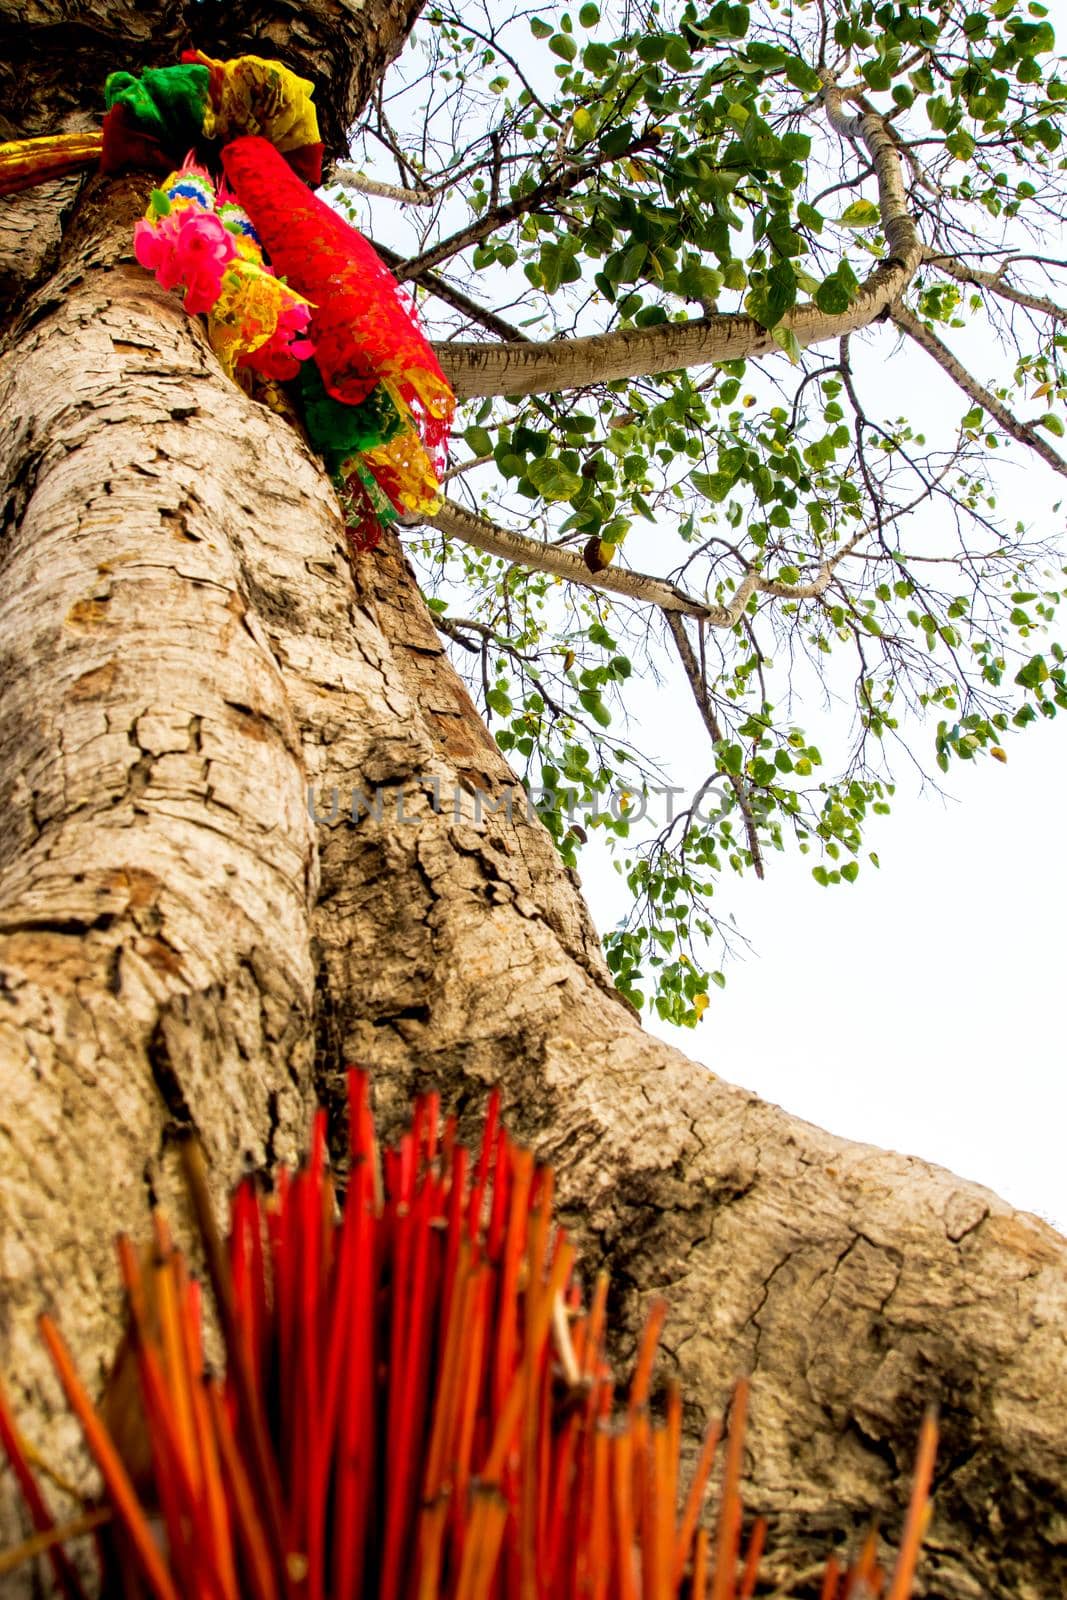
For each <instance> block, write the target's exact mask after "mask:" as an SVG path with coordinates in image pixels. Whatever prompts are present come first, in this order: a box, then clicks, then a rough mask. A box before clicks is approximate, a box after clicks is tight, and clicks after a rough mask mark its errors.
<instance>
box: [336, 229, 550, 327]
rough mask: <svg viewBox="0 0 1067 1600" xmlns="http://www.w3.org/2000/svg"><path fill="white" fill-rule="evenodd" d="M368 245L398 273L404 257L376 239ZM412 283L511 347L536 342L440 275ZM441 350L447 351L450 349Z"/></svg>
mask: <svg viewBox="0 0 1067 1600" xmlns="http://www.w3.org/2000/svg"><path fill="white" fill-rule="evenodd" d="M368 243H369V244H370V245H372V246H373V248H374V249H375V250H376V251H377V253H378V255H380V256H381V258H382V260H383V261H384V262H385V264H386V266H387V267H388V268H389V269H390V271H392V272H393V273H394V274H395V272H396V268H397V267H399V266H401V265H403V260H404V258H403V256H401V255H398V253H397V252H396V251H395V250H390V248H389V246H388V245H385V244H379V243H378V241H377V240H376V239H370V240H368ZM411 281H412V282H413V283H417V284H418V285H419V286H420V288H423V289H427V290H429V292H430V294H432V295H436V297H437V299H438V300H443V301H444V303H445V305H446V306H451V307H452V308H453V310H455V311H460V312H462V313H463V315H464V316H465V317H470V319H471V321H472V322H477V323H480V324H481V326H482V327H483V328H484V329H485V330H486V332H487V333H495V334H496V336H497V338H498V339H506V340H507V341H508V342H509V343H511V344H532V343H533V341H532V339H530V338H528V337H527V335H526V334H525V333H521V332H520V331H519V329H518V328H515V327H512V325H511V323H510V322H505V321H504V318H503V317H498V316H497V314H496V312H495V311H490V310H489V308H488V306H483V305H479V303H478V301H477V300H472V299H471V298H470V296H469V295H466V294H464V293H463V290H462V289H457V288H455V286H454V285H453V284H451V283H449V282H448V280H447V278H442V277H439V276H438V274H437V273H436V272H420V273H419V274H418V276H417V277H415V278H413V279H412V280H411ZM439 348H444V349H447V348H448V346H447V345H445V346H442V347H439Z"/></svg>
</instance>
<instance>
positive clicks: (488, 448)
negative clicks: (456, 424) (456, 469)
mask: <svg viewBox="0 0 1067 1600" xmlns="http://www.w3.org/2000/svg"><path fill="white" fill-rule="evenodd" d="M463 438H464V440H465V442H466V443H467V445H468V446H469V448H470V450H471V451H472V453H473V454H474V455H476V456H491V455H492V453H493V441H492V439H491V438H490V436H489V434H488V433H487V432H486V430H485V429H484V428H468V429H467V431H466V433H465V434H464V435H463Z"/></svg>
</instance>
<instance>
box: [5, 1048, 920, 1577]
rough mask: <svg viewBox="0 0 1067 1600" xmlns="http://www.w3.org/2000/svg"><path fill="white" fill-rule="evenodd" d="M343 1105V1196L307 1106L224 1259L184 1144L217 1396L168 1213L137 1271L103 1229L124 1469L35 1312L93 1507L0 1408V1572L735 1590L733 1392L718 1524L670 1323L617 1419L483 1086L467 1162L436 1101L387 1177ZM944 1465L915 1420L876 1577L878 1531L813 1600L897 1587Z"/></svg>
mask: <svg viewBox="0 0 1067 1600" xmlns="http://www.w3.org/2000/svg"><path fill="white" fill-rule="evenodd" d="M349 1111H350V1150H351V1164H350V1168H349V1171H348V1175H347V1185H346V1187H345V1192H344V1197H343V1201H342V1200H340V1199H339V1195H338V1186H337V1185H336V1184H335V1180H334V1178H333V1176H332V1174H331V1171H330V1168H329V1164H328V1161H327V1157H326V1124H325V1116H324V1114H323V1113H320V1114H319V1115H318V1116H317V1117H316V1119H315V1123H314V1129H313V1135H312V1143H311V1152H310V1156H309V1158H308V1160H307V1162H306V1163H305V1165H304V1166H303V1168H302V1169H301V1170H300V1171H299V1172H298V1173H296V1174H295V1175H290V1174H288V1173H286V1172H284V1171H282V1172H280V1173H279V1174H278V1175H277V1178H276V1180H275V1184H274V1188H273V1192H272V1193H270V1194H269V1195H268V1194H267V1193H266V1192H265V1189H264V1187H263V1185H262V1184H261V1183H259V1182H257V1181H256V1180H255V1179H253V1178H249V1179H247V1180H245V1181H244V1182H243V1183H242V1184H241V1185H240V1187H239V1188H238V1189H237V1191H236V1193H235V1194H234V1196H233V1200H232V1206H231V1220H230V1232H229V1239H228V1241H227V1242H226V1243H225V1244H224V1243H223V1241H222V1240H221V1239H220V1238H219V1236H218V1234H217V1232H216V1228H215V1222H214V1217H213V1213H212V1207H211V1202H210V1197H209V1193H208V1185H207V1181H206V1176H205V1173H204V1169H203V1164H202V1158H201V1157H200V1155H199V1153H198V1150H197V1148H196V1147H195V1146H191V1145H190V1146H189V1147H187V1162H186V1166H187V1175H188V1177H189V1180H190V1192H191V1196H192V1200H193V1205H194V1209H195V1211H196V1214H197V1218H198V1222H199V1224H200V1229H201V1234H202V1239H203V1246H204V1255H205V1259H206V1262H207V1268H208V1274H209V1277H210V1279H211V1285H212V1289H213V1292H214V1297H215V1303H216V1307H217V1311H218V1318H219V1324H220V1327H221V1332H222V1337H223V1341H224V1344H225V1351H226V1375H225V1379H220V1378H219V1377H216V1376H213V1375H212V1374H211V1373H210V1372H209V1371H208V1370H207V1368H206V1365H205V1360H204V1354H203V1345H202V1338H201V1295H200V1289H199V1285H198V1284H197V1283H196V1281H194V1280H193V1279H192V1278H191V1276H190V1274H189V1271H188V1269H187V1266H186V1264H185V1261H184V1259H183V1257H182V1254H181V1253H180V1251H178V1250H177V1249H176V1248H175V1247H174V1246H173V1243H172V1241H171V1238H170V1235H169V1231H168V1228H167V1225H166V1223H165V1221H164V1220H163V1218H162V1217H161V1216H159V1215H157V1217H156V1220H155V1228H154V1239H153V1248H152V1250H151V1252H150V1256H149V1258H148V1259H147V1260H146V1261H142V1259H141V1258H140V1257H139V1256H138V1253H137V1252H136V1251H135V1249H134V1248H133V1246H132V1245H131V1243H130V1241H129V1240H128V1239H122V1240H120V1241H119V1259H120V1263H121V1268H122V1274H123V1279H124V1282H125V1285H126V1291H127V1296H128V1301H129V1313H130V1327H129V1333H128V1335H127V1342H126V1354H127V1356H128V1357H129V1358H130V1359H132V1361H133V1363H134V1365H135V1367H136V1371H137V1374H138V1377H139V1389H140V1404H139V1408H137V1409H139V1417H140V1418H141V1419H143V1434H142V1443H143V1446H144V1448H143V1449H142V1450H141V1451H140V1452H138V1451H137V1450H131V1448H130V1447H129V1444H128V1443H127V1444H126V1446H125V1449H124V1451H120V1449H119V1447H118V1445H117V1443H116V1439H117V1438H118V1437H119V1436H120V1430H117V1429H113V1430H112V1431H111V1432H109V1429H108V1427H107V1426H106V1425H105V1421H104V1419H103V1415H102V1413H101V1411H99V1410H97V1408H95V1407H94V1405H93V1403H92V1401H91V1400H90V1398H89V1396H88V1394H87V1392H86V1390H85V1388H84V1386H83V1385H82V1383H81V1381H80V1380H79V1378H78V1376H77V1373H76V1372H75V1370H74V1366H73V1363H72V1361H71V1358H70V1355H69V1352H68V1350H67V1348H66V1346H65V1344H64V1342H63V1339H62V1337H61V1335H60V1333H59V1330H58V1328H57V1327H56V1325H55V1324H54V1322H53V1321H52V1320H51V1318H49V1317H43V1318H42V1319H41V1329H42V1333H43V1336H44V1338H45V1340H46V1342H47V1345H48V1348H49V1350H50V1352H51V1354H52V1357H53V1359H54V1362H55V1365H56V1368H57V1371H58V1373H59V1376H60V1379H61V1381H62V1384H63V1387H64V1389H65V1391H66V1394H67V1397H68V1399H69V1402H70V1404H71V1406H72V1408H73V1410H74V1411H75V1412H76V1414H77V1416H78V1418H79V1420H80V1422H81V1425H82V1428H83V1430H84V1434H85V1438H86V1442H87V1444H88V1447H89V1449H90V1451H91V1453H92V1455H93V1457H94V1458H95V1461H96V1464H97V1466H98V1468H99V1470H100V1475H101V1478H102V1480H103V1486H104V1491H103V1497H102V1506H101V1507H98V1508H96V1509H95V1510H93V1511H91V1512H89V1513H88V1514H87V1515H86V1516H82V1517H80V1518H79V1519H78V1520H77V1522H76V1523H74V1524H69V1525H67V1526H65V1527H57V1526H56V1525H55V1523H54V1522H53V1520H52V1517H51V1514H50V1512H49V1510H48V1508H47V1505H46V1502H45V1499H44V1496H43V1494H42V1493H41V1490H40V1488H39V1486H38V1484H37V1481H36V1479H35V1477H34V1475H33V1471H32V1468H31V1466H30V1462H29V1452H28V1451H27V1450H26V1448H25V1447H24V1445H23V1443H22V1440H21V1437H20V1435H19V1432H18V1429H17V1427H16V1425H15V1423H14V1420H13V1418H12V1416H11V1413H10V1409H9V1407H8V1406H7V1405H6V1403H5V1402H4V1400H3V1396H2V1394H0V1443H2V1444H3V1446H4V1448H5V1450H6V1452H7V1455H8V1457H9V1459H10V1461H11V1463H12V1465H13V1467H14V1470H15V1473H16V1475H17V1478H18V1481H19V1483H20V1485H21V1487H22V1490H23V1493H24V1496H25V1499H26V1502H27V1505H28V1508H29V1511H30V1514H31V1517H32V1520H33V1522H34V1525H35V1528H36V1534H35V1536H34V1537H33V1538H32V1539H31V1540H29V1541H27V1544H26V1546H24V1547H20V1549H19V1550H18V1551H14V1552H9V1553H8V1555H7V1557H0V1571H3V1570H6V1568H9V1567H10V1566H12V1565H14V1563H15V1561H16V1560H18V1559H25V1558H28V1557H30V1556H36V1555H39V1554H40V1553H41V1552H46V1553H47V1555H48V1557H49V1559H50V1561H51V1565H52V1572H53V1576H54V1579H55V1583H56V1586H57V1589H58V1591H59V1592H61V1593H62V1594H63V1595H64V1596H65V1597H66V1600H84V1590H83V1587H82V1582H81V1579H80V1578H79V1575H78V1571H77V1569H76V1567H75V1565H74V1563H73V1562H72V1561H71V1559H70V1557H69V1556H68V1554H67V1553H66V1552H65V1550H64V1547H63V1540H64V1538H66V1537H68V1536H71V1535H73V1534H85V1533H86V1531H87V1530H88V1529H92V1530H93V1531H94V1537H95V1538H96V1540H97V1541H98V1546H99V1550H100V1556H101V1561H102V1563H103V1570H104V1574H105V1579H104V1587H105V1591H106V1592H108V1593H111V1592H122V1593H123V1594H124V1595H126V1596H128V1597H134V1596H146V1595H150V1596H153V1597H155V1600H178V1597H179V1596H181V1597H182V1600H244V1597H245V1596H248V1597H252V1600H283V1597H284V1600H326V1597H327V1596H329V1597H332V1600H354V1597H357V1596H376V1597H378V1600H439V1597H440V1600H446V1597H447V1600H548V1597H557V1596H558V1597H567V1600H575V1597H590V1600H675V1597H678V1600H682V1597H685V1600H749V1597H751V1596H752V1595H753V1594H754V1593H755V1591H756V1585H757V1582H758V1577H759V1568H760V1559H761V1554H762V1549H763V1541H764V1534H765V1528H764V1524H763V1523H762V1522H761V1521H757V1522H756V1523H755V1524H754V1526H753V1527H752V1528H751V1530H750V1531H749V1533H748V1537H747V1540H743V1538H742V1506H741V1496H740V1480H741V1471H742V1449H743V1440H744V1425H745V1411H746V1406H747V1400H748V1388H747V1384H746V1383H745V1382H741V1383H739V1384H738V1386H737V1389H736V1391H735V1393H734V1398H733V1403H732V1406H731V1415H730V1426H729V1431H728V1436H727V1440H726V1444H725V1450H724V1462H723V1468H722V1484H721V1491H720V1496H719V1505H718V1512H717V1519H716V1521H715V1524H714V1531H713V1532H712V1533H711V1534H709V1532H708V1531H707V1529H706V1528H705V1527H704V1526H701V1522H702V1511H703V1504H704V1498H705V1488H706V1485H707V1481H708V1478H709V1474H710V1471H711V1467H712V1462H713V1458H714V1455H715V1452H716V1448H717V1445H718V1441H719V1436H720V1427H719V1424H718V1423H717V1422H716V1423H713V1424H712V1426H711V1427H710V1428H709V1429H708V1432H707V1434H706V1436H705V1440H704V1444H703V1448H702V1450H701V1451H700V1453H699V1457H698V1459H697V1462H696V1465H695V1468H694V1470H693V1473H692V1477H691V1479H690V1482H689V1484H688V1488H687V1491H686V1493H685V1494H684V1496H683V1495H682V1493H681V1485H680V1478H681V1447H682V1428H681V1414H682V1412H681V1397H680V1394H679V1391H678V1389H677V1387H676V1386H673V1385H668V1386H667V1389H666V1392H665V1396H664V1397H663V1399H662V1403H657V1406H656V1407H655V1411H656V1413H657V1414H656V1415H654V1414H653V1408H652V1407H651V1406H650V1393H651V1384H652V1371H653V1362H654V1357H655V1352H656V1347H657V1343H658V1340H659V1336H660V1332H661V1329H662V1327H663V1322H664V1318H665V1315H666V1306H665V1304H664V1303H663V1302H662V1301H657V1302H656V1303H655V1304H654V1305H653V1306H652V1308H651V1310H650V1312H649V1315H648V1320H647V1323H646V1325H645V1330H644V1334H643V1337H642V1339H641V1341H640V1345H639V1348H638V1353H637V1359H636V1364H635V1368H634V1373H633V1377H632V1379H631V1382H630V1385H629V1390H628V1392H627V1393H626V1394H625V1395H623V1396H621V1397H620V1400H619V1402H618V1403H617V1402H616V1395H615V1386H614V1382H613V1378H612V1374H611V1371H610V1369H609V1367H608V1365H607V1362H606V1359H605V1354H604V1336H605V1305H606V1294H607V1282H606V1279H605V1277H603V1276H601V1277H599V1278H598V1279H597V1281H596V1285H595V1287H594V1289H593V1293H592V1295H591V1297H590V1299H589V1304H588V1306H587V1307H583V1305H582V1303H581V1299H580V1296H579V1291H578V1288H577V1285H576V1283H575V1281H574V1277H573V1263H574V1252H573V1248H572V1246H571V1245H570V1244H569V1242H568V1241H567V1239H566V1237H565V1235H564V1234H563V1233H562V1232H561V1231H560V1230H559V1229H558V1228H555V1227H554V1226H553V1222H552V1202H553V1176H552V1173H551V1171H550V1170H549V1169H548V1168H544V1167H536V1166H535V1163H534V1160H533V1157H532V1156H531V1155H530V1153H529V1152H528V1151H526V1150H523V1149H521V1148H519V1147H518V1146H516V1145H515V1144H514V1143H513V1142H512V1140H511V1139H510V1138H509V1136H508V1134H507V1133H506V1131H505V1130H504V1128H503V1127H502V1126H501V1124H500V1120H499V1097H498V1095H496V1094H494V1095H493V1096H492V1098H491V1100H490V1103H489V1108H488V1114H487V1117H486V1122H485V1129H484V1136H483V1138H482V1143H481V1148H480V1151H479V1153H478V1156H477V1159H476V1161H474V1163H473V1169H472V1167H471V1162H470V1160H469V1156H468V1152H467V1151H466V1150H465V1149H464V1148H463V1147H462V1146H461V1145H459V1144H458V1143H457V1139H456V1125H455V1120H454V1119H452V1118H449V1119H448V1120H447V1121H445V1122H444V1123H443V1125H442V1122H441V1117H440V1110H439V1104H438V1100H437V1097H436V1096H435V1095H428V1096H426V1097H425V1098H423V1099H421V1100H419V1101H418V1102H417V1104H416V1106H415V1111H414V1120H413V1123H412V1126H411V1129H410V1131H409V1132H408V1133H406V1134H405V1135H404V1136H403V1137H402V1138H401V1139H400V1141H399V1143H398V1144H397V1146H396V1147H395V1148H394V1149H391V1150H388V1151H386V1152H385V1154H384V1159H383V1160H381V1161H380V1160H379V1152H378V1148H377V1145H376V1142H375V1136H374V1129H373V1124H372V1119H371V1113H370V1104H369V1089H368V1082H367V1078H366V1076H365V1075H364V1074H362V1073H353V1074H352V1075H351V1079H350V1089H349ZM106 1409H107V1408H106V1406H105V1411H106ZM127 1431H128V1430H127ZM145 1435H146V1437H144V1436H145ZM934 1448H935V1428H934V1424H933V1422H932V1421H930V1420H928V1421H927V1423H926V1424H925V1426H924V1429H923V1434H922V1438H921V1442H920V1449H919V1462H918V1466H917V1470H916V1481H915V1486H914V1492H913V1496H912V1502H911V1508H910V1511H909V1514H908V1518H907V1521H906V1524H905V1527H904V1531H903V1535H902V1540H901V1546H900V1553H899V1556H898V1559H897V1562H896V1566H895V1569H894V1572H893V1575H892V1577H891V1578H890V1579H889V1580H888V1587H886V1584H887V1579H886V1576H885V1574H883V1573H882V1571H881V1570H880V1569H879V1567H878V1564H877V1560H876V1547H877V1545H876V1540H875V1538H874V1537H873V1535H872V1537H871V1538H870V1539H869V1540H868V1541H867V1544H866V1545H865V1547H864V1549H863V1551H862V1553H861V1555H860V1557H859V1559H858V1560H857V1561H856V1562H855V1563H854V1564H853V1566H852V1567H851V1568H849V1569H848V1570H847V1571H842V1570H841V1569H840V1568H839V1567H838V1565H837V1563H836V1561H835V1560H834V1559H833V1558H831V1560H830V1562H829V1563H828V1566H827V1569H826V1573H825V1580H824V1583H823V1587H822V1600H848V1597H852V1600H860V1597H861V1596H863V1597H865V1600H866V1597H869V1596H878V1595H884V1597H885V1600H905V1597H906V1596H908V1595H909V1594H910V1593H911V1582H912V1574H913V1572H914V1567H915V1561H916V1557H917V1553H918V1549H919V1543H920V1539H921V1537H922V1533H923V1531H924V1527H925V1522H926V1520H927V1517H928V1513H929V1503H928V1491H929V1485H930V1480H931V1475H932V1469H933V1454H934ZM138 1455H140V1456H142V1457H143V1459H142V1460H141V1461H140V1463H138V1462H137V1460H136V1457H137V1456H138ZM101 1524H102V1525H101ZM5 1562H6V1567H5ZM113 1584H117V1585H119V1587H118V1588H117V1589H114V1590H113V1588H112V1585H113Z"/></svg>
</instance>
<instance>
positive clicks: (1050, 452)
mask: <svg viewBox="0 0 1067 1600" xmlns="http://www.w3.org/2000/svg"><path fill="white" fill-rule="evenodd" d="M891 315H892V318H893V321H894V322H895V323H896V325H897V327H898V328H899V329H900V330H901V332H902V333H906V334H907V335H908V338H909V339H913V340H914V341H915V343H916V344H917V345H919V346H920V348H921V349H923V350H925V351H926V353H927V355H930V356H933V358H934V360H935V361H936V362H937V364H938V366H939V367H940V368H941V370H942V372H946V373H947V374H948V376H949V377H950V378H951V379H952V381H953V383H954V384H955V385H956V387H957V388H959V389H962V390H963V392H964V394H965V395H966V396H967V398H968V399H969V400H971V401H973V402H974V403H975V404H976V405H980V406H981V407H982V408H983V409H984V410H985V411H988V412H989V415H990V416H991V417H993V418H994V419H995V420H996V421H997V422H998V423H999V424H1000V426H1001V427H1002V428H1003V429H1004V432H1005V433H1006V434H1008V435H1009V437H1010V438H1012V439H1015V440H1017V441H1018V443H1019V444H1024V445H1026V446H1027V448H1028V449H1030V450H1033V452H1034V453H1035V455H1039V456H1040V457H1041V459H1042V461H1044V462H1045V463H1046V465H1047V466H1050V467H1051V468H1052V470H1053V472H1058V473H1059V475H1060V477H1061V478H1067V461H1064V459H1063V457H1062V456H1061V455H1060V454H1059V453H1058V452H1057V451H1056V450H1054V449H1053V448H1052V446H1051V445H1050V444H1049V443H1048V442H1047V440H1045V439H1043V438H1042V437H1041V435H1040V433H1039V432H1038V430H1037V428H1036V427H1035V426H1034V424H1033V423H1030V422H1020V420H1019V418H1018V417H1017V416H1016V415H1015V414H1014V412H1012V411H1009V410H1008V408H1007V406H1006V405H1005V404H1004V402H1003V400H998V399H997V396H996V395H995V394H994V393H993V392H992V390H990V389H987V388H986V387H985V386H984V384H981V383H979V382H978V380H977V378H974V377H972V376H971V374H970V373H969V372H968V371H967V368H966V367H965V366H964V365H963V363H962V361H959V360H957V358H956V357H955V356H954V355H953V354H952V351H951V350H950V349H949V348H948V346H947V345H943V344H942V343H941V340H940V339H939V338H938V337H937V334H936V333H934V332H933V330H932V329H930V328H928V327H927V326H926V324H925V322H922V321H921V320H920V319H919V318H918V317H917V316H916V315H915V313H914V312H912V311H909V310H908V308H907V306H904V305H895V306H894V307H893V309H892V312H891Z"/></svg>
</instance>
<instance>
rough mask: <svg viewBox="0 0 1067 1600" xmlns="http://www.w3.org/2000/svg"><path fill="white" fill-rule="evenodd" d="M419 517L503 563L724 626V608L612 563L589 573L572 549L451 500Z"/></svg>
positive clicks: (449, 535)
mask: <svg viewBox="0 0 1067 1600" xmlns="http://www.w3.org/2000/svg"><path fill="white" fill-rule="evenodd" d="M422 520H423V521H424V523H425V524H426V525H428V526H429V527H432V528H438V529H439V530H440V531H441V532H442V533H444V534H447V535H448V537H449V538H450V539H459V540H461V541H462V543H464V544H470V545H473V546H474V547H475V549H476V550H484V551H486V552H487V554H489V555H491V556H502V557H503V559H504V560H505V561H514V562H515V563H516V565H517V566H520V567H530V568H532V569H533V570H534V571H535V572H548V573H551V575H552V576H553V577H556V578H565V579H566V580H567V581H568V582H569V583H578V584H581V585H582V586H583V587H584V588H586V589H603V590H606V591H607V592H608V593H609V594H619V595H623V596H625V597H626V598H627V599H629V600H643V601H646V602H648V603H649V604H651V605H654V606H659V608H660V610H661V611H676V612H679V613H681V614H682V615H684V616H687V617H701V618H704V619H705V620H707V621H709V622H711V623H712V625H713V626H717V627H723V626H725V625H726V624H725V623H724V622H722V621H720V620H718V619H720V618H723V617H725V615H726V611H725V608H724V607H723V606H709V605H706V604H704V603H702V602H701V601H699V600H696V599H694V598H693V596H692V595H688V594H686V593H685V591H684V590H682V589H679V588H678V587H677V586H676V585H675V584H673V583H668V582H667V581H666V579H664V578H653V577H647V576H646V575H645V574H644V573H642V572H628V571H626V570H625V569H623V568H617V567H605V568H604V570H603V571H602V572H590V570H589V568H588V567H587V566H586V564H585V562H584V561H583V560H582V558H581V556H576V555H575V554H574V552H573V551H571V550H565V549H563V548H561V546H559V545H554V544H545V543H543V542H542V541H541V540H540V539H529V538H527V537H526V535H525V534H522V533H514V532H513V531H512V530H511V529H510V528H499V527H497V526H496V524H495V523H493V522H490V521H489V520H488V518H486V517H481V516H478V514H477V513H476V512H474V511H468V510H467V509H466V508H465V507H464V506H461V505H457V503H456V502H455V501H454V500H447V499H446V500H445V502H444V504H443V505H442V507H441V509H440V510H439V511H435V512H434V514H433V515H432V516H430V517H425V518H423V519H422Z"/></svg>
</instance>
